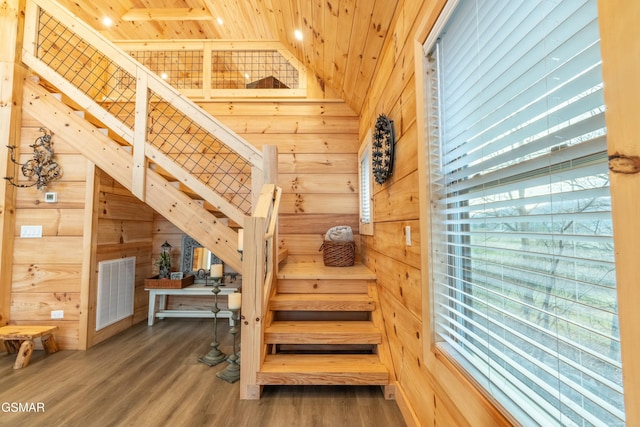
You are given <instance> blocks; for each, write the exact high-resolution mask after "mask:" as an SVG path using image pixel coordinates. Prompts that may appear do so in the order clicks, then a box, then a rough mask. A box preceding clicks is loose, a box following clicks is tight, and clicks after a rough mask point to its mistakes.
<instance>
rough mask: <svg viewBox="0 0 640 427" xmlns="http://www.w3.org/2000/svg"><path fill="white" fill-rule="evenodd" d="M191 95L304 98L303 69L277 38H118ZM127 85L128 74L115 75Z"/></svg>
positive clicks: (206, 97) (119, 43)
mask: <svg viewBox="0 0 640 427" xmlns="http://www.w3.org/2000/svg"><path fill="white" fill-rule="evenodd" d="M114 43H115V44H116V46H118V47H120V48H122V49H123V50H124V51H126V52H127V53H128V54H129V55H131V57H132V58H134V59H136V60H137V61H138V62H140V63H141V64H143V65H145V66H146V67H147V68H149V69H150V70H151V71H153V72H154V73H155V74H156V75H158V76H160V77H161V78H163V79H164V80H166V81H167V82H168V83H169V84H170V85H171V86H173V87H175V88H176V89H178V90H180V92H181V93H183V94H185V95H187V96H188V97H190V98H191V99H202V100H209V99H212V98H213V97H218V98H219V97H234V98H237V97H244V98H259V97H262V98H264V97H278V98H283V97H304V96H306V92H307V89H306V88H307V76H306V68H305V67H304V66H303V65H302V64H301V63H300V62H299V61H298V59H297V58H296V57H295V56H293V55H292V54H291V53H290V52H289V51H288V50H287V49H285V48H284V46H283V45H282V44H281V43H280V42H277V41H262V40H254V41H246V40H241V41H240V40H152V41H147V40H145V41H116V42H114ZM117 77H118V78H119V80H120V82H121V83H124V84H125V85H126V84H131V83H133V82H132V81H131V80H129V79H128V78H127V76H121V77H120V76H117Z"/></svg>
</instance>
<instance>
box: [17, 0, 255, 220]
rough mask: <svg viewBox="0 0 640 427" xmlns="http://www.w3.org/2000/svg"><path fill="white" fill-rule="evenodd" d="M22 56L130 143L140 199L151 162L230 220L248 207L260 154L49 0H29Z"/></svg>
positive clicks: (132, 168)
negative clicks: (146, 170)
mask: <svg viewBox="0 0 640 427" xmlns="http://www.w3.org/2000/svg"><path fill="white" fill-rule="evenodd" d="M23 61H24V62H25V63H26V64H27V65H28V66H29V67H30V68H32V69H33V70H34V71H35V72H36V73H38V74H39V75H40V76H42V77H43V78H44V79H45V80H47V81H49V82H50V83H51V84H53V85H54V86H56V87H57V88H58V89H59V90H61V91H62V92H64V93H65V94H67V95H68V96H69V97H70V98H71V99H73V100H74V101H75V102H76V103H78V104H79V105H80V107H81V108H83V109H84V110H85V111H87V112H88V113H90V114H91V115H93V116H94V117H96V118H97V119H98V120H99V121H101V122H102V123H104V124H105V125H106V126H107V127H109V128H110V129H111V130H112V131H113V132H115V133H116V134H117V135H118V136H119V137H120V138H121V139H122V140H123V141H125V142H126V143H127V144H129V145H131V146H132V152H133V155H132V165H131V170H132V173H133V174H134V179H133V183H134V188H132V192H133V193H134V194H135V195H136V196H137V197H139V198H140V199H141V200H144V199H145V197H144V196H145V195H144V173H145V169H146V166H147V165H148V164H149V163H151V164H155V165H157V166H158V167H160V168H162V169H164V170H166V171H167V172H169V173H170V174H171V175H172V176H174V177H175V178H176V179H177V180H179V181H180V182H181V183H182V184H184V185H187V186H188V187H189V188H190V189H191V190H192V191H194V192H196V193H197V194H199V195H200V196H201V197H202V198H203V199H205V200H207V201H208V202H209V203H211V204H212V205H213V206H214V207H216V208H217V209H219V210H220V211H221V212H222V213H224V215H225V216H227V217H229V218H231V219H232V220H233V221H235V222H236V223H238V224H242V222H243V221H244V216H245V215H248V214H250V213H251V211H252V206H253V203H254V202H255V199H256V198H257V195H258V194H259V192H260V190H261V188H262V184H263V182H264V180H263V170H264V165H263V156H262V154H261V153H260V152H259V151H258V150H256V149H255V148H254V147H253V146H252V145H251V144H249V143H248V142H247V141H245V140H244V139H242V138H240V137H239V136H238V135H236V134H235V133H233V132H232V131H230V130H229V129H228V128H227V127H226V126H224V125H223V124H222V123H220V122H219V121H217V120H216V119H215V118H213V117H211V116H210V115H209V114H207V113H206V112H204V111H203V110H202V109H201V108H200V107H198V106H197V105H196V104H195V103H194V102H193V101H191V100H189V99H188V98H186V97H185V96H184V95H182V94H180V92H178V90H177V89H175V88H173V87H171V86H170V85H169V84H168V83H167V82H165V81H164V80H163V79H162V78H161V77H160V76H157V75H156V74H155V73H153V72H152V71H151V70H149V69H148V68H146V67H145V66H144V65H142V64H140V63H138V62H137V61H135V60H134V59H133V58H132V57H131V55H130V54H128V53H126V52H125V51H123V50H122V49H120V48H118V47H117V46H115V45H113V44H112V43H111V42H109V41H108V40H106V39H105V38H103V37H102V36H101V35H100V34H98V33H97V32H96V31H95V30H93V29H92V28H91V27H89V26H88V25H87V24H86V23H84V22H83V21H81V20H79V19H78V18H76V17H75V16H74V15H73V14H71V13H70V12H69V11H67V10H66V9H65V8H63V7H61V6H60V5H59V4H58V3H56V2H55V1H52V0H33V1H30V2H28V3H27V8H26V17H25V40H24V49H23ZM131 82H135V90H132V88H131V84H130V83H131Z"/></svg>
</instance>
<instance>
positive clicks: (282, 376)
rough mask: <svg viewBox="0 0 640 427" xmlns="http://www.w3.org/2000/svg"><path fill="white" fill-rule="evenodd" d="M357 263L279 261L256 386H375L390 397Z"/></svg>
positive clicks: (377, 315)
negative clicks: (330, 264) (264, 353)
mask: <svg viewBox="0 0 640 427" xmlns="http://www.w3.org/2000/svg"><path fill="white" fill-rule="evenodd" d="M375 279H376V278H375V274H374V273H372V272H371V271H370V270H369V269H367V268H366V267H365V266H364V265H362V264H360V263H357V264H356V265H354V266H353V267H326V266H324V265H323V264H322V262H305V263H284V265H283V266H282V267H281V268H280V271H279V273H278V282H277V283H278V284H277V290H276V292H275V293H274V294H273V295H272V296H271V298H270V299H269V304H268V308H267V310H268V311H267V316H266V320H267V323H266V325H267V326H266V327H265V330H264V342H265V344H267V345H268V347H269V349H270V352H269V354H267V356H266V358H265V360H264V363H263V364H262V366H261V368H260V371H259V372H258V374H257V381H258V384H260V385H284V384H292V385H293V384H297V385H380V386H384V388H385V396H386V397H387V398H393V390H392V387H391V384H392V383H393V379H392V375H393V374H392V373H393V369H392V367H391V364H390V362H391V359H390V356H389V352H388V345H387V339H386V334H385V331H384V326H383V323H382V315H381V311H380V309H379V303H378V298H377V292H376V284H375Z"/></svg>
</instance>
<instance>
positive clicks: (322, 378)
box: [257, 354, 389, 385]
mask: <svg viewBox="0 0 640 427" xmlns="http://www.w3.org/2000/svg"><path fill="white" fill-rule="evenodd" d="M257 380H258V384H262V385H267V384H316V385H321V384H322V385H341V384H355V385H386V384H389V372H388V370H387V368H386V367H385V366H384V365H383V364H382V363H381V362H380V360H379V358H378V356H377V355H376V354H340V355H338V354H330V355H329V354H270V355H267V357H266V358H265V361H264V364H263V365H262V368H261V369H260V371H259V372H258V373H257Z"/></svg>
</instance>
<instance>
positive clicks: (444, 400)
mask: <svg viewBox="0 0 640 427" xmlns="http://www.w3.org/2000/svg"><path fill="white" fill-rule="evenodd" d="M445 3H446V0H437V1H422V2H412V1H404V2H401V3H400V4H399V6H398V7H401V10H400V12H399V13H398V14H397V18H398V19H397V20H396V21H395V22H393V24H392V30H393V36H392V37H389V38H388V40H389V42H388V43H387V44H386V45H385V46H384V49H383V52H382V55H381V61H380V63H379V64H378V69H377V72H376V74H375V77H374V79H373V81H372V82H371V85H370V90H369V93H368V96H367V99H366V101H365V103H364V106H363V110H362V115H361V122H360V130H359V135H360V140H364V137H365V135H366V134H367V132H368V131H369V130H370V129H372V128H373V126H374V123H375V120H376V118H377V116H378V115H379V114H381V113H384V114H386V115H388V116H389V117H390V118H391V119H392V120H393V121H394V125H395V131H396V137H397V145H396V157H395V168H394V172H393V175H392V177H391V178H390V179H389V180H388V181H387V182H386V183H384V184H383V185H378V184H374V199H373V216H374V235H373V236H362V253H363V258H364V261H365V263H366V264H367V265H368V266H369V267H370V268H371V269H373V270H375V272H376V274H377V278H378V286H379V294H380V298H381V304H382V308H383V315H384V319H385V324H386V328H387V335H388V336H389V339H390V347H391V352H392V358H393V363H394V367H395V370H396V376H397V378H398V387H397V395H396V398H397V401H398V404H399V406H400V408H401V410H402V412H403V415H404V417H405V419H406V420H407V422H408V424H409V425H421V426H436V425H457V426H464V425H503V424H505V423H506V421H505V419H504V418H503V417H502V416H501V415H500V414H498V413H497V412H496V411H495V409H494V408H493V407H492V406H491V404H490V403H489V402H488V401H487V400H486V399H484V398H482V397H481V396H480V394H479V393H478V392H477V391H476V390H475V389H474V388H473V387H472V386H471V385H470V383H468V382H466V381H465V380H464V379H463V378H462V377H461V376H460V375H459V374H457V371H456V370H455V368H453V367H452V366H451V365H450V364H446V363H443V361H442V359H441V358H439V357H436V355H435V353H434V352H433V351H431V350H430V349H429V348H430V347H431V345H430V344H431V336H429V335H428V334H427V335H425V334H424V333H423V331H424V330H425V324H427V325H428V319H429V315H430V313H429V312H428V309H425V308H423V298H425V297H426V296H425V295H424V294H423V292H424V291H423V277H422V275H423V271H422V267H421V266H422V258H423V257H425V256H427V254H423V253H421V250H420V246H421V230H420V212H421V203H426V201H423V200H420V198H419V179H418V162H417V159H418V157H419V156H418V150H419V149H421V147H422V142H420V141H418V125H419V123H420V122H419V121H417V113H416V91H418V93H421V91H422V88H417V87H416V75H415V70H414V67H415V60H414V47H415V39H416V38H417V34H418V33H419V32H421V31H424V29H425V28H426V29H427V30H428V29H429V28H431V26H432V25H433V23H434V22H435V20H436V19H437V16H438V14H439V13H440V10H441V9H442V7H443V6H444V4H445ZM405 226H410V227H411V235H412V245H411V246H407V245H405V235H404V229H405ZM425 348H427V349H428V350H427V351H424V349H425Z"/></svg>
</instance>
